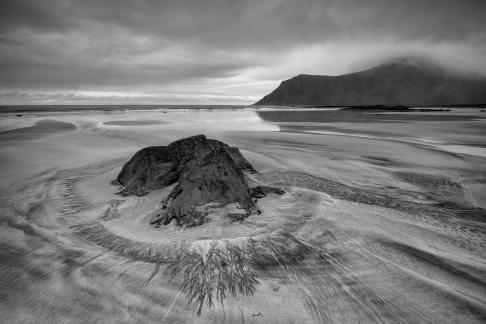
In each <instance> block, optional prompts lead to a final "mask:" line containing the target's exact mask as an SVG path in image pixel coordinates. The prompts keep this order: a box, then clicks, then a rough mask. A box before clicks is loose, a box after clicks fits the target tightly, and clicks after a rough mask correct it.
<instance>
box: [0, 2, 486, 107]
mask: <svg viewBox="0 0 486 324" xmlns="http://www.w3.org/2000/svg"><path fill="white" fill-rule="evenodd" d="M0 6H1V8H0V9H1V10H0V75H1V76H0V89H2V91H3V92H2V93H7V92H9V91H11V90H12V91H20V92H21V93H26V92H29V91H34V90H35V91H37V92H38V91H44V92H45V93H51V94H52V92H53V91H54V92H55V91H57V93H58V94H60V95H61V94H63V93H67V92H71V93H74V92H77V91H107V92H110V91H115V92H117V93H121V92H126V93H131V92H137V93H146V94H153V93H155V94H157V96H156V97H164V96H163V94H166V95H168V97H170V93H173V92H174V91H175V92H177V93H178V95H184V94H186V97H187V98H195V97H197V96H198V95H203V94H207V95H209V96H212V95H217V97H218V96H219V97H220V98H226V97H228V96H229V97H231V96H233V97H234V98H235V101H236V102H240V101H239V100H241V98H244V99H243V101H241V102H247V101H246V100H253V98H258V97H259V96H260V95H263V94H264V93H266V92H268V91H269V90H271V89H272V88H273V87H275V86H276V85H277V83H278V82H279V81H280V80H281V79H284V78H288V77H291V76H293V75H294V74H298V73H314V74H340V73H346V72H351V71H353V70H355V69H359V68H363V67H366V66H369V65H370V64H372V63H378V62H379V60H382V59H386V58H387V57H390V56H398V55H401V54H408V53H417V52H418V53H425V54H429V55H432V56H434V57H440V58H441V59H443V60H444V61H446V62H448V63H451V64H452V63H453V64H459V65H464V67H465V68H470V69H473V70H477V71H479V72H482V73H486V66H485V64H484V63H482V61H484V60H482V59H481V58H482V57H484V56H485V54H486V42H485V40H486V28H485V27H486V22H485V21H484V14H483V13H484V12H486V2H485V1H482V0H478V1H473V0H465V1H460V2H459V1H455V0H441V1H438V0H428V1H422V0H420V1H419V0H411V1H398V0H370V1H366V2H365V1H360V0H348V1H342V0H340V1H338V0H328V1H322V0H300V1H290V0H265V1H256V0H250V1H236V0H224V1H223V0H213V1H204V0H201V1H187V0H179V1H149V0H143V1H142V0H141V1H133V0H118V1H113V0H105V1H99V0H98V1H94V0H85V1H74V0H50V1H34V0H15V1H11V0H4V1H2V3H1V4H0ZM9 93H11V92H9ZM217 97H211V98H217ZM9 98H10V99H9V100H10V101H15V100H13V99H12V98H11V97H9ZM19 100H20V99H19ZM22 100H23V99H22ZM94 100H99V98H98V99H96V98H95V99H94ZM113 100H116V98H115V99H113ZM191 100H193V99H191ZM211 100H213V99H211ZM10 101H9V102H10ZM3 102H6V98H3Z"/></svg>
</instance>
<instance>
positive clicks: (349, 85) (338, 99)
mask: <svg viewBox="0 0 486 324" xmlns="http://www.w3.org/2000/svg"><path fill="white" fill-rule="evenodd" d="M484 103H486V77H484V76H482V75H480V74H478V73H465V72H460V71H457V70H454V69H453V68H450V67H446V66H444V65H441V64H438V63H436V62H434V61H432V60H429V59H423V58H421V59H418V58H399V59H394V60H391V61H388V62H386V63H383V64H380V65H378V66H375V67H373V68H371V69H369V70H364V71H360V72H355V73H350V74H344V75H339V76H321V75H306V74H301V75H298V76H296V77H293V78H291V79H288V80H285V81H283V82H281V83H280V85H279V86H278V88H277V89H275V90H274V91H273V92H272V93H270V94H268V95H266V96H265V97H263V98H262V99H261V100H260V101H258V102H257V103H256V105H277V106H279V105H322V106H361V105H389V106H393V105H405V106H420V105H461V104H484Z"/></svg>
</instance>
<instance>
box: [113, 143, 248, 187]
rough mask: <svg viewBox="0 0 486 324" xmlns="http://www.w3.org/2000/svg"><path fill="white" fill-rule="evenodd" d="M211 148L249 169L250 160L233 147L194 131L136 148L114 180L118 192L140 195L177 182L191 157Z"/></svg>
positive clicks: (191, 164) (235, 163)
mask: <svg viewBox="0 0 486 324" xmlns="http://www.w3.org/2000/svg"><path fill="white" fill-rule="evenodd" d="M213 151H220V152H221V151H225V154H226V155H229V156H230V158H231V160H232V162H233V164H234V165H235V167H236V168H238V169H240V170H244V171H250V172H253V171H254V169H253V167H252V166H251V164H250V163H249V162H248V161H247V160H246V159H245V158H244V157H243V155H241V153H240V151H239V150H238V148H236V147H230V146H229V145H227V144H225V143H223V142H220V141H217V140H212V139H207V138H206V137H205V136H204V135H197V136H192V137H188V138H184V139H181V140H178V141H175V142H173V143H171V144H169V145H168V146H150V147H146V148H144V149H141V150H140V151H138V152H137V153H136V154H135V155H134V156H133V157H132V158H131V159H130V161H128V162H127V163H126V164H125V165H124V166H123V168H122V170H121V172H120V174H119V175H118V177H117V182H118V183H120V184H121V185H122V186H123V189H122V190H121V191H120V194H121V195H124V196H128V195H137V196H143V195H145V194H146V193H147V192H148V191H150V190H154V189H160V188H164V187H166V186H168V185H171V184H173V183H175V182H178V181H179V179H180V178H181V176H182V175H183V174H185V173H186V172H187V171H188V170H189V169H190V168H191V167H193V166H194V161H195V160H197V159H199V158H201V157H204V156H205V155H207V154H208V153H210V152H213Z"/></svg>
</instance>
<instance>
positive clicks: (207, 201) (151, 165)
mask: <svg viewBox="0 0 486 324" xmlns="http://www.w3.org/2000/svg"><path fill="white" fill-rule="evenodd" d="M243 171H249V172H254V169H253V167H252V166H251V164H250V163H249V162H248V161H247V160H246V159H245V158H244V157H243V156H242V155H241V153H240V151H239V150H238V149H237V148H234V147H230V146H228V145H227V144H225V143H223V142H220V141H217V140H210V139H207V138H206V137H205V136H204V135H198V136H193V137H189V138H185V139H181V140H178V141H176V142H173V143H171V144H169V145H168V146H156V147H148V148H145V149H142V150H140V151H139V152H137V153H136V154H135V155H134V156H133V157H132V159H130V161H128V162H127V163H126V164H125V165H124V166H123V169H122V171H121V172H120V174H119V175H118V178H117V180H118V182H119V183H120V184H121V185H123V186H124V188H123V189H122V190H121V192H120V193H121V194H123V195H132V194H134V195H144V194H146V193H147V191H148V190H153V189H158V188H163V187H165V186H168V185H171V184H173V183H177V184H176V186H175V187H174V188H173V190H172V191H171V193H170V194H169V196H168V197H167V199H166V200H165V202H164V203H163V207H162V211H161V213H160V215H159V216H158V218H157V219H156V220H155V221H154V222H153V223H154V224H156V225H157V224H167V223H169V222H171V221H172V220H173V219H175V220H176V223H177V224H178V225H181V226H197V225H201V224H203V223H204V222H205V221H206V216H207V214H208V208H205V207H204V206H211V207H215V206H224V205H227V204H230V203H234V204H237V205H238V206H239V208H240V209H243V210H245V211H246V217H247V216H249V215H250V214H251V213H252V212H253V211H255V210H256V208H255V206H254V204H253V201H252V197H251V195H250V193H249V191H248V184H247V181H246V178H245V174H244V173H243Z"/></svg>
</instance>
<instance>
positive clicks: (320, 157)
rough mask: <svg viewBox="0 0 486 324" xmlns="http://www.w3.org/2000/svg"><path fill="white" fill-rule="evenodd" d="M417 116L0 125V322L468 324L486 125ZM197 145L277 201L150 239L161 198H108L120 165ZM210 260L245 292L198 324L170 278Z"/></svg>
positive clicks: (75, 119) (477, 268)
mask: <svg viewBox="0 0 486 324" xmlns="http://www.w3.org/2000/svg"><path fill="white" fill-rule="evenodd" d="M424 114H425V115H421V114H420V113H406V114H385V115H383V114H381V115H376V114H370V115H367V116H366V117H364V118H363V119H362V120H360V116H359V115H357V114H355V113H350V112H346V113H340V112H337V111H319V110H316V109H313V110H312V112H311V113H304V112H302V111H297V112H295V111H293V110H291V109H287V110H285V111H275V110H259V111H253V110H251V109H248V108H246V109H243V110H231V111H226V110H214V111H213V110H192V111H171V112H169V113H166V112H164V111H118V112H117V111H111V112H92V111H82V112H75V113H62V114H61V113H52V114H50V113H45V112H44V113H25V114H23V116H22V117H17V116H15V115H13V114H4V115H3V116H2V118H0V129H2V130H4V131H3V132H0V148H1V151H0V167H1V168H0V172H1V181H0V192H1V201H2V203H1V204H0V209H1V212H0V221H1V222H0V245H1V249H0V251H1V252H0V258H1V262H0V285H1V289H0V292H1V298H0V318H4V319H7V318H8V319H9V320H8V321H9V323H39V322H41V323H80V322H86V323H94V322H103V323H120V322H125V323H133V322H143V323H161V322H167V323H215V322H218V323H219V322H221V323H345V322H347V323H377V322H381V323H431V322H433V323H483V322H484V321H485V320H486V303H485V300H486V280H485V278H486V257H485V256H486V211H485V210H484V209H481V208H484V207H485V206H486V201H485V198H486V196H485V194H484V193H485V188H486V163H485V162H486V160H485V157H484V155H483V154H482V150H479V149H480V148H482V146H481V144H484V135H485V134H484V129H486V127H485V126H486V125H485V124H486V121H484V119H481V114H480V113H479V112H478V111H475V110H467V111H465V112H464V113H461V111H457V110H453V111H451V112H449V113H445V112H441V113H437V114H435V113H434V114H431V113H424ZM384 116H385V117H384ZM425 116H427V117H425ZM19 118H20V119H24V120H22V121H19V120H18V119H19ZM200 133H203V134H205V135H206V136H207V137H209V138H216V139H219V140H222V141H225V142H227V143H229V144H231V145H234V146H237V147H240V149H241V151H242V153H243V154H244V155H245V157H246V158H247V159H248V160H249V161H250V162H251V163H252V164H253V165H254V166H255V168H256V169H257V170H258V171H259V173H257V174H254V175H248V179H249V181H250V183H251V184H252V185H255V184H267V185H272V186H276V187H281V188H283V189H284V190H285V192H286V193H285V194H284V195H283V196H278V195H269V196H268V197H266V198H263V199H261V200H259V201H258V203H257V205H258V208H259V209H260V210H261V211H262V214H261V215H256V214H255V215H252V216H250V217H249V218H248V219H246V220H244V221H243V222H236V223H233V222H230V221H229V220H228V218H227V217H225V212H226V211H225V210H220V211H215V212H214V213H213V214H211V215H210V219H211V222H209V223H207V224H204V225H202V226H200V227H196V228H185V229H182V228H179V227H177V226H174V225H172V224H171V225H168V226H164V227H161V228H155V227H153V226H151V225H150V220H151V219H152V217H153V215H154V213H156V212H157V209H158V208H159V207H160V201H161V200H162V199H164V197H165V196H166V195H167V194H168V193H169V192H170V189H171V188H164V189H161V190H157V191H154V192H151V193H150V194H149V195H147V196H144V197H121V196H119V195H117V194H116V193H117V191H118V189H119V188H118V187H117V186H115V185H112V184H111V183H110V182H111V180H113V179H114V178H115V177H116V175H117V173H118V172H119V170H120V168H121V166H122V165H123V163H124V162H125V161H126V160H127V159H128V158H130V156H131V155H132V154H133V153H134V152H136V150H138V149H140V148H142V147H145V146H149V145H165V144H167V143H170V142H171V141H173V140H174V139H177V138H181V137H184V136H189V135H195V134H200ZM464 147H466V149H465V148H464ZM468 148H475V149H474V150H472V149H468ZM214 242H216V244H217V248H218V249H221V251H223V252H224V251H225V250H224V249H226V247H227V246H236V247H238V248H239V249H241V251H243V252H244V253H245V260H246V261H244V262H246V263H245V267H246V268H245V269H247V270H248V271H252V272H254V274H255V275H256V278H257V281H258V282H257V283H256V284H255V285H252V288H253V289H254V293H253V295H251V296H247V295H246V294H245V293H241V292H237V293H236V295H235V296H232V295H231V294H229V293H228V294H227V296H226V298H225V299H224V301H223V304H221V303H219V302H216V303H215V304H214V305H212V306H211V307H210V306H208V305H207V304H204V305H203V307H202V311H201V314H200V315H199V316H198V314H197V312H196V311H195V310H194V309H193V308H191V307H190V305H188V303H187V301H186V299H185V294H184V293H181V292H180V291H179V288H180V285H181V284H182V283H183V281H184V274H183V272H180V273H176V274H175V276H171V271H172V270H173V265H174V260H176V259H177V257H178V256H180V254H181V253H186V254H187V253H196V255H200V256H203V257H207V256H208V253H209V252H210V251H211V246H212V244H214ZM228 244H229V245H228ZM181 251H182V252H181ZM207 261H208V262H210V261H211V260H210V259H208V260H207ZM221 269H223V268H221ZM234 280H235V282H240V281H238V280H241V278H236V279H234Z"/></svg>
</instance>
